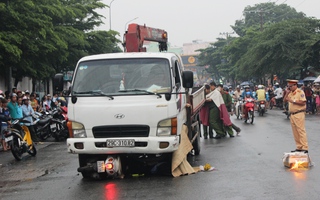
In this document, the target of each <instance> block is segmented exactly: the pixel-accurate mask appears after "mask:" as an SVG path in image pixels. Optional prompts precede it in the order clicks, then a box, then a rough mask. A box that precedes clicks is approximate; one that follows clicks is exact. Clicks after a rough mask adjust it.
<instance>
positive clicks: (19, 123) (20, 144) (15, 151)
mask: <svg viewBox="0 0 320 200" xmlns="http://www.w3.org/2000/svg"><path fill="white" fill-rule="evenodd" d="M23 123H30V122H29V121H27V120H24V119H16V120H14V121H13V122H12V123H11V128H9V129H7V131H6V132H5V138H6V141H7V142H8V144H9V145H10V148H11V153H12V155H13V156H14V158H15V159H16V160H17V161H20V160H22V154H23V153H28V154H30V155H31V156H35V155H36V154H37V149H36V147H35V146H34V144H33V142H32V139H31V134H30V131H29V129H28V127H27V126H25V125H23Z"/></svg>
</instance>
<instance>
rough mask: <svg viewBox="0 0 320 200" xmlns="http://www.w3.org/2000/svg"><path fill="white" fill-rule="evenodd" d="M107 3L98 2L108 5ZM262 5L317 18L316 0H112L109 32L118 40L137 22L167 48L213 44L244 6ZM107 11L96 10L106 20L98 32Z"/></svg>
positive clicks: (105, 27)
mask: <svg viewBox="0 0 320 200" xmlns="http://www.w3.org/2000/svg"><path fill="white" fill-rule="evenodd" d="M111 1H112V0H103V1H102V2H103V3H105V4H107V5H110V2H111ZM265 2H276V4H282V3H285V4H287V5H289V6H291V7H294V8H295V9H296V10H297V11H298V12H303V13H305V14H306V15H307V16H309V17H311V16H312V17H316V18H318V19H320V0H273V1H269V0H264V1H263V0H113V2H112V3H111V29H112V30H115V31H118V32H119V33H120V35H121V36H120V38H121V41H122V37H123V34H124V32H125V29H126V25H128V24H129V23H137V24H140V25H143V24H146V26H149V27H153V28H159V29H164V30H166V31H167V32H168V40H169V43H170V44H171V46H179V47H180V46H182V44H183V43H191V42H192V41H193V40H202V41H205V42H214V41H215V40H216V38H217V37H223V35H220V33H223V32H225V33H226V32H232V29H231V27H230V25H234V23H235V21H236V20H239V19H242V18H243V14H242V11H243V10H244V8H245V7H246V6H248V5H250V6H254V5H255V4H259V3H265ZM109 12H110V9H109V8H107V9H103V10H101V12H100V11H99V13H101V14H103V15H104V16H105V17H106V19H104V22H105V24H104V25H103V26H101V27H100V28H99V30H109V28H110V20H109V19H110V18H109V15H110V13H109ZM135 18H137V19H135ZM133 19H135V20H133ZM131 20H132V21H131ZM130 21H131V22H130ZM120 38H119V39H120Z"/></svg>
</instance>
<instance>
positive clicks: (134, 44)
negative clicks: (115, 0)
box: [123, 24, 168, 52]
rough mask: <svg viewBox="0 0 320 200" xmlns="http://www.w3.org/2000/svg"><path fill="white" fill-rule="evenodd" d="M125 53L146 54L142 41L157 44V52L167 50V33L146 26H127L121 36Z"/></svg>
mask: <svg viewBox="0 0 320 200" xmlns="http://www.w3.org/2000/svg"><path fill="white" fill-rule="evenodd" d="M123 40H124V41H123V47H124V48H125V52H146V48H145V47H143V43H144V41H152V42H158V43H159V51H167V49H168V45H167V42H168V33H167V32H166V31H165V30H161V29H157V28H151V27H147V26H146V25H143V26H142V25H138V24H129V26H128V30H127V31H126V33H125V34H124V36H123Z"/></svg>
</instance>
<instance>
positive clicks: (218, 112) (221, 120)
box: [206, 81, 233, 139]
mask: <svg viewBox="0 0 320 200" xmlns="http://www.w3.org/2000/svg"><path fill="white" fill-rule="evenodd" d="M216 87H217V85H216V83H215V82H213V81H212V82H211V83H210V89H211V92H210V93H209V94H207V96H206V97H207V99H206V101H207V102H208V103H210V106H209V107H210V115H209V116H210V118H209V122H210V126H211V127H212V128H213V129H214V130H215V132H216V134H217V135H216V136H215V137H214V138H215V139H220V138H222V137H225V136H226V134H225V130H224V126H228V127H229V126H231V125H232V122H231V121H230V117H229V114H228V111H227V108H226V105H225V104H224V101H223V98H222V96H221V93H220V92H219V91H218V89H216ZM231 131H232V130H231ZM230 137H233V135H232V136H231V135H230Z"/></svg>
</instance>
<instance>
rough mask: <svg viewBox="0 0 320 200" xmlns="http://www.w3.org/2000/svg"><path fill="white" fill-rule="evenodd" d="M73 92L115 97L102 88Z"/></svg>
mask: <svg viewBox="0 0 320 200" xmlns="http://www.w3.org/2000/svg"><path fill="white" fill-rule="evenodd" d="M73 94H92V95H101V96H106V97H109V98H110V99H112V100H113V99H114V98H113V96H111V95H107V94H105V93H103V92H102V91H101V90H90V91H81V92H73Z"/></svg>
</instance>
